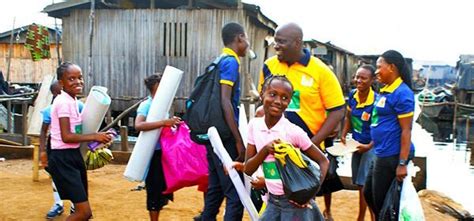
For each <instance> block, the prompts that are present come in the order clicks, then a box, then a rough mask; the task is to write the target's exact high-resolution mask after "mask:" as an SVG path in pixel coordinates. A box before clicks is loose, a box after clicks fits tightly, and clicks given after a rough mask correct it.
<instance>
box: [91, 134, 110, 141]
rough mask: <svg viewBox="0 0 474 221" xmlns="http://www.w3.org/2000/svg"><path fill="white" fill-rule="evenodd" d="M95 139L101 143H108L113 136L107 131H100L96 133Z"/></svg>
mask: <svg viewBox="0 0 474 221" xmlns="http://www.w3.org/2000/svg"><path fill="white" fill-rule="evenodd" d="M94 140H95V141H97V142H101V143H108V142H110V141H111V140H112V136H111V135H110V134H109V133H107V132H99V133H96V134H95V138H94Z"/></svg>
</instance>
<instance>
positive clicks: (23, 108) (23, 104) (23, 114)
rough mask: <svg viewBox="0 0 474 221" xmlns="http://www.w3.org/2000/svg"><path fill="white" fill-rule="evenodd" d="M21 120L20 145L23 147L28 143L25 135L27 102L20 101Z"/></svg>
mask: <svg viewBox="0 0 474 221" xmlns="http://www.w3.org/2000/svg"><path fill="white" fill-rule="evenodd" d="M21 120H22V127H23V128H22V130H21V136H22V143H23V146H26V145H27V143H28V137H27V136H26V134H27V133H28V103H27V101H22V102H21Z"/></svg>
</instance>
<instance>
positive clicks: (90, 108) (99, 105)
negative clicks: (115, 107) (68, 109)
mask: <svg viewBox="0 0 474 221" xmlns="http://www.w3.org/2000/svg"><path fill="white" fill-rule="evenodd" d="M111 102H112V99H110V97H109V95H107V88H106V87H102V86H93V87H92V88H91V90H90V92H89V95H88V96H87V100H86V103H85V104H84V109H83V110H82V113H81V118H82V134H91V133H97V131H99V128H100V125H101V124H102V121H103V120H104V117H105V114H107V110H108V109H109V107H110V104H111ZM81 153H82V157H85V156H86V153H87V143H81Z"/></svg>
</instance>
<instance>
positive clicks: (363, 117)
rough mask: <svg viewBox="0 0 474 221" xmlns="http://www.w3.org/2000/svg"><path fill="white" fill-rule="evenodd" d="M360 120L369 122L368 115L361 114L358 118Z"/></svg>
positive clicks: (365, 113)
mask: <svg viewBox="0 0 474 221" xmlns="http://www.w3.org/2000/svg"><path fill="white" fill-rule="evenodd" d="M360 119H362V120H363V121H369V120H370V114H369V113H367V112H365V111H364V112H363V113H362V116H361V117H360Z"/></svg>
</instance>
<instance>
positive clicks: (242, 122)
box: [239, 104, 249, 148]
mask: <svg viewBox="0 0 474 221" xmlns="http://www.w3.org/2000/svg"><path fill="white" fill-rule="evenodd" d="M248 126H249V125H248V122H247V114H246V113H245V105H244V104H240V108H239V132H240V136H241V137H242V142H244V146H245V148H247V142H248V140H247V134H248V130H249V128H248Z"/></svg>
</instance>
